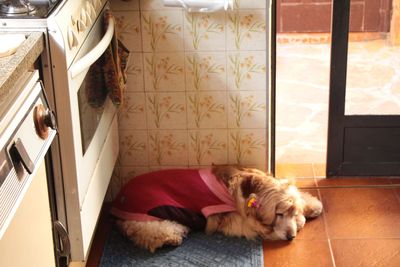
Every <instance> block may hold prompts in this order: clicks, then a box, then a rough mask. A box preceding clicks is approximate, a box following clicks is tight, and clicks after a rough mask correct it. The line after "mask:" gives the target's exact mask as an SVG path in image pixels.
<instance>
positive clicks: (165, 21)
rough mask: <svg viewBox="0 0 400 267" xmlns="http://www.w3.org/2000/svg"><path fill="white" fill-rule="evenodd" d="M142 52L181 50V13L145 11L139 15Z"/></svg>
mask: <svg viewBox="0 0 400 267" xmlns="http://www.w3.org/2000/svg"><path fill="white" fill-rule="evenodd" d="M141 25H142V38H143V39H142V41H143V51H145V52H156V51H157V52H166V51H182V50H183V13H182V11H162V12H161V11H148V12H147V11H146V12H142V14H141Z"/></svg>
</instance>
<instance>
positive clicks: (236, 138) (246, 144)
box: [228, 129, 267, 169]
mask: <svg viewBox="0 0 400 267" xmlns="http://www.w3.org/2000/svg"><path fill="white" fill-rule="evenodd" d="M228 134H229V137H228V142H229V150H228V157H229V159H228V162H229V163H230V164H242V165H247V166H257V167H259V168H261V169H264V168H265V160H266V147H267V139H266V134H267V133H266V130H264V129H261V130H259V129H254V130H231V131H229V133H228Z"/></svg>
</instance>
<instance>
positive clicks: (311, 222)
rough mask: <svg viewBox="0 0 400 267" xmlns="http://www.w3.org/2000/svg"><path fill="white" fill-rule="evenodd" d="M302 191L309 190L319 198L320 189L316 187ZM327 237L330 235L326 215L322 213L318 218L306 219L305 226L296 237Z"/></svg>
mask: <svg viewBox="0 0 400 267" xmlns="http://www.w3.org/2000/svg"><path fill="white" fill-rule="evenodd" d="M301 191H303V192H308V193H309V194H311V195H313V196H315V197H317V198H319V197H318V190H316V189H312V190H311V189H310V190H301ZM327 238H328V235H327V233H326V229H325V222H324V216H323V215H322V214H321V216H319V217H317V218H314V219H308V220H307V221H306V224H305V226H304V228H303V229H301V230H300V231H299V232H298V233H297V237H296V239H327Z"/></svg>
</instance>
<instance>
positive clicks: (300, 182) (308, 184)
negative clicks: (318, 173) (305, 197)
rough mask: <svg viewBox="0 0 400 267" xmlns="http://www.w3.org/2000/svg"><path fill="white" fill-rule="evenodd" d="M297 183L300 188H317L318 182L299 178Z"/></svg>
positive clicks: (312, 179)
mask: <svg viewBox="0 0 400 267" xmlns="http://www.w3.org/2000/svg"><path fill="white" fill-rule="evenodd" d="M295 181H296V186H297V187H299V188H301V187H316V186H317V182H316V181H315V180H314V178H297V179H296V180H295Z"/></svg>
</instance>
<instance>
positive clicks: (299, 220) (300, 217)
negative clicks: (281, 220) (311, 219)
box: [296, 214, 306, 231]
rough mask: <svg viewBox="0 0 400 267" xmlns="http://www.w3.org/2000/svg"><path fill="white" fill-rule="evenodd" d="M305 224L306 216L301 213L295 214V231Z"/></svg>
mask: <svg viewBox="0 0 400 267" xmlns="http://www.w3.org/2000/svg"><path fill="white" fill-rule="evenodd" d="M305 224H306V218H305V217H304V216H303V214H299V215H297V216H296V225H297V231H299V230H301V229H303V227H304V225H305Z"/></svg>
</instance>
